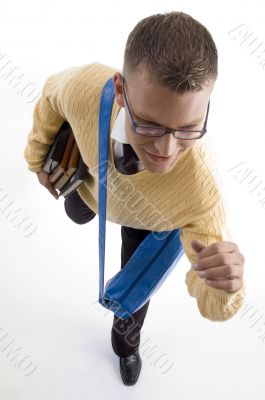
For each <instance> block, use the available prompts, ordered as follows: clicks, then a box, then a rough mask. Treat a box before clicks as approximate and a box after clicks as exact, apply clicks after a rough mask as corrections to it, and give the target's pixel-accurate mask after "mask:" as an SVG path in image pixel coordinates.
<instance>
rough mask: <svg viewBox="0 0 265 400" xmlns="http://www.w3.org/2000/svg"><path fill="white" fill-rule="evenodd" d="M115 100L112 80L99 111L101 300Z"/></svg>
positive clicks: (104, 92) (108, 82)
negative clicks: (110, 144)
mask: <svg viewBox="0 0 265 400" xmlns="http://www.w3.org/2000/svg"><path fill="white" fill-rule="evenodd" d="M113 100H114V84H113V78H110V79H109V80H108V81H107V82H106V84H105V86H104V88H103V91H102V94H101V99H100V109H99V140H98V174H99V179H98V208H99V296H100V297H99V298H101V297H103V291H104V263H105V235H106V198H107V171H108V148H109V127H110V118H111V112H112V105H113Z"/></svg>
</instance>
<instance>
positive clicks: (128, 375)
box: [120, 350, 142, 386]
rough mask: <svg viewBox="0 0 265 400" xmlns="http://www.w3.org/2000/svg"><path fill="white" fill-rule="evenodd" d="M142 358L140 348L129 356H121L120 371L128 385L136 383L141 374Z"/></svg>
mask: <svg viewBox="0 0 265 400" xmlns="http://www.w3.org/2000/svg"><path fill="white" fill-rule="evenodd" d="M141 367H142V360H141V357H140V354H139V350H137V351H136V352H135V353H133V354H130V355H129V356H127V357H120V373H121V377H122V380H123V383H124V384H125V385H127V386H131V385H134V384H135V383H136V382H137V380H138V378H139V375H140V372H141Z"/></svg>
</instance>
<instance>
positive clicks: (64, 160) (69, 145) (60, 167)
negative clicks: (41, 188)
mask: <svg viewBox="0 0 265 400" xmlns="http://www.w3.org/2000/svg"><path fill="white" fill-rule="evenodd" d="M74 143H75V137H74V134H73V131H71V132H70V135H69V137H68V140H67V143H66V146H65V149H64V153H63V156H62V159H61V160H60V162H59V165H57V167H56V168H55V169H54V170H53V172H52V174H50V176H49V181H50V182H51V183H54V182H56V181H57V180H58V179H59V178H60V176H61V175H62V174H63V173H64V172H65V170H66V169H67V165H68V162H69V158H70V155H71V151H72V148H73V145H74Z"/></svg>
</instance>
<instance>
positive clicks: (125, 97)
mask: <svg viewBox="0 0 265 400" xmlns="http://www.w3.org/2000/svg"><path fill="white" fill-rule="evenodd" d="M122 86H123V93H124V99H125V104H126V107H127V109H128V112H129V117H130V122H131V126H132V129H133V131H134V132H135V133H136V134H137V135H140V136H147V137H160V136H163V135H165V134H166V133H172V134H173V136H174V138H175V139H180V140H197V139H200V138H201V137H202V136H204V135H205V133H206V132H207V128H206V125H207V119H208V114H209V108H210V99H209V102H208V106H207V112H206V117H205V120H204V123H203V128H202V129H201V130H199V131H194V130H189V129H171V128H166V127H164V126H161V127H160V126H159V127H157V129H162V130H164V132H162V133H161V135H145V134H143V133H139V132H136V128H137V127H140V128H155V127H156V126H155V125H153V126H151V125H145V126H143V125H139V124H136V122H134V120H133V113H132V111H131V109H130V106H129V100H128V97H127V95H126V91H125V78H124V77H123V76H122ZM175 132H200V133H201V134H200V136H199V137H197V138H195V139H188V138H187V139H185V138H179V137H176V136H175Z"/></svg>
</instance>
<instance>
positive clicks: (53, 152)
mask: <svg viewBox="0 0 265 400" xmlns="http://www.w3.org/2000/svg"><path fill="white" fill-rule="evenodd" d="M71 131H72V129H71V126H70V124H69V122H67V121H65V122H64V123H63V124H62V125H61V127H60V129H59V131H58V133H57V134H56V136H55V140H54V142H53V144H52V145H51V146H50V149H49V152H48V154H47V157H46V160H45V162H44V164H43V167H42V170H43V171H45V172H47V173H48V174H50V173H51V172H52V171H53V170H54V168H55V167H57V165H58V164H59V162H60V161H61V159H62V158H63V154H64V150H65V146H66V144H67V140H68V137H69V135H70V132H71Z"/></svg>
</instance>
